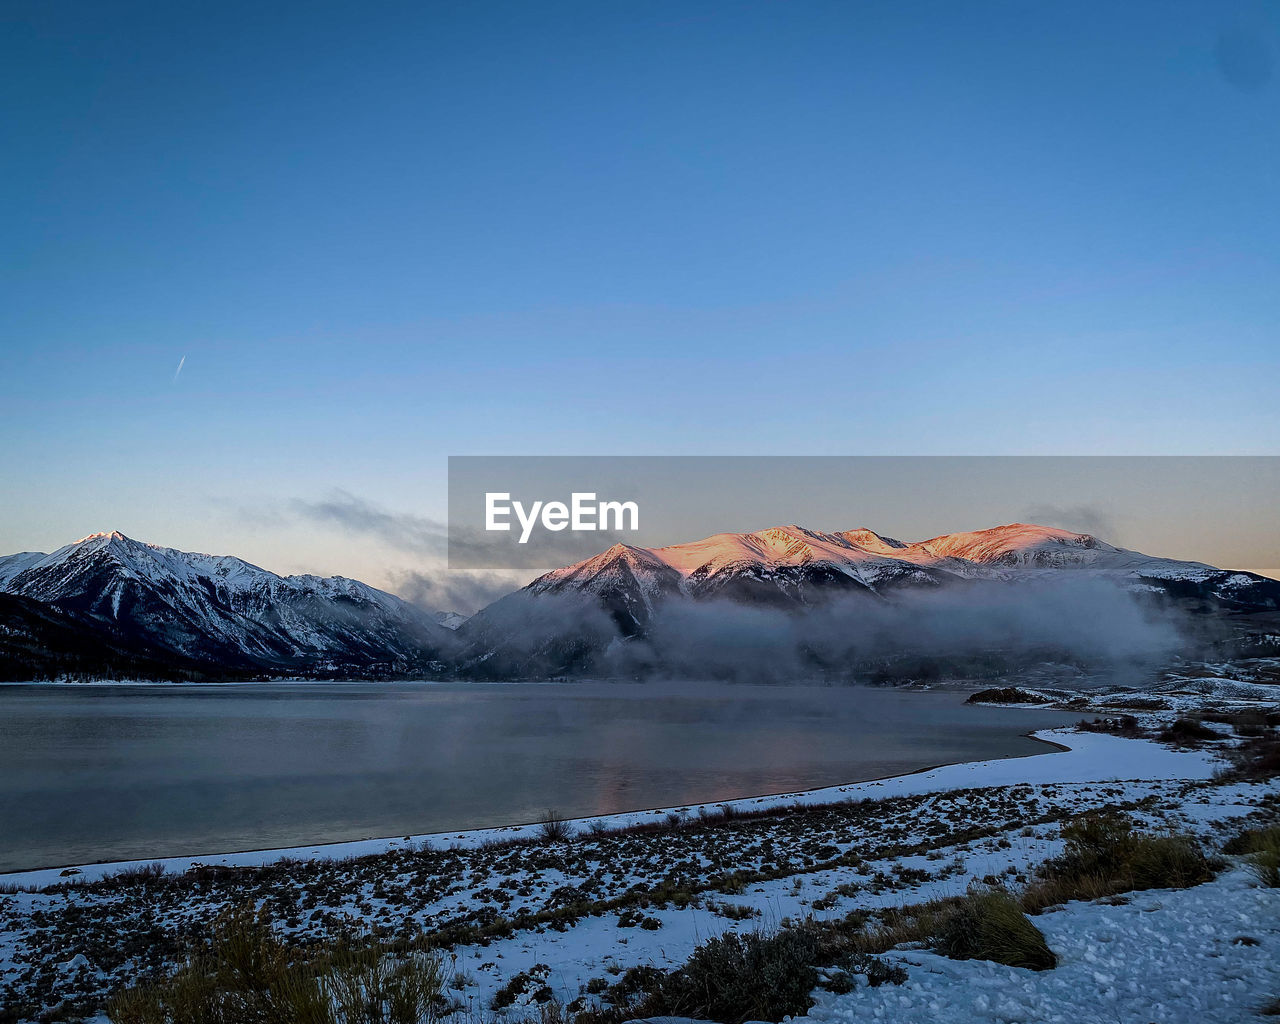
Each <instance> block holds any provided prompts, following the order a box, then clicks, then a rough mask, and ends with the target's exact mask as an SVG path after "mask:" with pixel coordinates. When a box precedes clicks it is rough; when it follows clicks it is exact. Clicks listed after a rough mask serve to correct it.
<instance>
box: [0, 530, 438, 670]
mask: <svg viewBox="0 0 1280 1024" xmlns="http://www.w3.org/2000/svg"><path fill="white" fill-rule="evenodd" d="M0 591H3V592H7V593H9V594H13V595H16V596H18V597H22V598H26V599H28V600H32V601H37V602H41V603H43V604H45V605H50V606H52V607H54V608H56V609H58V610H59V611H61V612H63V613H65V614H68V615H71V616H75V617H76V618H77V619H78V620H79V621H81V622H82V623H85V624H86V625H87V626H98V627H101V628H103V629H105V630H106V631H108V632H109V633H110V635H111V636H112V637H114V638H115V639H116V641H117V642H119V641H127V642H129V643H132V644H133V645H134V646H135V647H136V648H138V649H140V650H143V651H145V652H147V653H148V654H150V655H154V654H156V653H158V652H162V653H164V654H167V655H170V656H172V657H174V658H176V659H179V660H180V661H181V662H183V663H191V664H207V665H214V666H217V667H218V668H220V669H224V670H233V671H254V670H257V671H281V672H305V673H308V674H327V673H336V672H345V671H357V672H359V673H361V674H368V673H384V672H393V673H394V672H403V671H408V670H413V669H418V670H421V669H422V667H423V666H424V665H426V664H427V663H429V662H430V661H432V660H433V659H436V658H438V657H439V655H440V653H441V651H442V650H443V649H444V648H445V647H447V646H448V642H449V637H450V636H451V635H452V634H451V633H450V632H449V631H447V630H445V629H444V628H443V627H441V626H440V625H438V624H437V623H436V622H435V621H434V620H433V619H432V617H431V616H430V615H428V614H427V613H425V612H423V611H421V610H419V609H418V608H416V607H414V606H413V605H410V604H408V603H407V602H405V601H402V600H401V599H400V598H398V597H394V596H393V595H391V594H387V593H384V592H383V591H380V590H376V589H374V588H373V587H370V586H367V585H365V584H363V583H359V582H357V581H356V580H350V579H345V578H343V577H340V576H335V577H330V578H327V579H325V578H320V577H316V576H277V575H276V574H275V573H272V572H268V571H267V570H265V569H261V568H259V567H258V566H255V565H251V564H250V563H248V562H245V561H243V560H242V559H239V558H234V557H231V556H214V555H204V554H194V553H190V552H184V551H176V550H174V549H172V548H164V547H158V546H156V545H151V544H143V543H140V542H138V541H135V540H131V539H130V538H128V537H126V536H124V535H123V534H120V533H100V534H94V535H92V536H90V537H86V538H84V539H83V540H80V541H77V542H76V543H74V544H68V545H67V546H65V547H62V548H59V549H58V550H57V551H54V552H53V553H52V554H42V553H39V552H23V553H21V554H18V555H10V556H8V557H6V558H0Z"/></svg>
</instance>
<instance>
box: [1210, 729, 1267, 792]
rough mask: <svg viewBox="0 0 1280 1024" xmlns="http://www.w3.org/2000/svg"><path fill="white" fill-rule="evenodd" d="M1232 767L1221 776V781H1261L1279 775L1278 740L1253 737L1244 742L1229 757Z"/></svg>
mask: <svg viewBox="0 0 1280 1024" xmlns="http://www.w3.org/2000/svg"><path fill="white" fill-rule="evenodd" d="M1229 756H1230V757H1231V760H1232V766H1231V768H1229V769H1228V770H1227V771H1225V772H1223V773H1222V774H1221V776H1220V777H1221V779H1222V781H1226V782H1231V781H1237V780H1244V781H1251V782H1253V781H1262V780H1263V779H1271V778H1275V777H1276V776H1277V775H1280V738H1277V737H1276V736H1274V735H1266V736H1255V737H1252V738H1250V739H1247V740H1245V742H1243V743H1241V744H1240V746H1238V747H1236V749H1235V750H1233V751H1231V754H1230V755H1229Z"/></svg>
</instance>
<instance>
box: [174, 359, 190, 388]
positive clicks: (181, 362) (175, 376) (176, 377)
mask: <svg viewBox="0 0 1280 1024" xmlns="http://www.w3.org/2000/svg"><path fill="white" fill-rule="evenodd" d="M186 361H187V357H186V356H185V355H184V356H183V357H182V358H181V359H179V360H178V368H177V369H176V370H174V371H173V382H174V383H175V384H177V383H178V374H180V373H181V372H182V366H183V364H184V363H185V362H186Z"/></svg>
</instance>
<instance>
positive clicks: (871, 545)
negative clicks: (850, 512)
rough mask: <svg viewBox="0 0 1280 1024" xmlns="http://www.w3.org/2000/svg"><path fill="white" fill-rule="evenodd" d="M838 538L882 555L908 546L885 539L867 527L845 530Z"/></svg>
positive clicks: (892, 539)
mask: <svg viewBox="0 0 1280 1024" xmlns="http://www.w3.org/2000/svg"><path fill="white" fill-rule="evenodd" d="M837 536H840V537H843V538H844V539H845V540H847V541H848V542H849V543H850V544H855V545H857V546H858V547H860V548H863V549H865V550H867V551H874V552H876V553H877V554H882V555H886V554H891V553H892V552H894V551H900V550H902V549H903V548H905V547H906V546H907V545H906V544H904V543H903V542H902V541H900V540H895V539H894V538H892V537H884V536H882V535H881V534H878V533H876V532H875V531H874V530H869V529H867V528H866V527H865V526H860V527H858V529H856V530H845V531H844V532H843V533H840V534H838V535H837Z"/></svg>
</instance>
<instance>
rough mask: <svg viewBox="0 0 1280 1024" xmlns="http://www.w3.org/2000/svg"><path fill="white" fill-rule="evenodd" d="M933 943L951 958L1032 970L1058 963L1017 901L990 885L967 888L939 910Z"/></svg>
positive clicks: (1042, 969)
mask: <svg viewBox="0 0 1280 1024" xmlns="http://www.w3.org/2000/svg"><path fill="white" fill-rule="evenodd" d="M933 944H934V946H935V948H936V949H937V950H938V952H939V953H941V954H942V955H943V956H947V957H950V958H951V959H953V960H992V961H994V962H995V963H998V964H1007V965H1008V966H1009V967H1025V968H1027V969H1028V970H1032V971H1047V970H1049V969H1050V968H1053V967H1056V966H1057V964H1058V958H1057V957H1056V956H1054V954H1053V951H1052V950H1051V949H1049V945H1048V943H1047V942H1045V939H1044V935H1043V934H1042V933H1041V931H1040V929H1039V928H1037V927H1036V926H1035V925H1034V924H1032V923H1031V921H1030V920H1029V919H1028V918H1027V915H1026V914H1024V913H1023V912H1022V907H1021V906H1020V905H1019V904H1018V901H1017V900H1016V899H1014V898H1013V897H1012V896H1011V895H1009V893H1008V892H1006V891H1005V890H1004V889H1000V888H994V887H993V888H985V889H973V890H971V891H970V892H969V893H968V894H967V895H966V896H965V898H964V899H962V900H958V901H957V902H956V903H955V904H953V905H952V906H950V907H949V908H948V909H947V910H946V911H945V912H944V913H943V914H941V915H940V917H939V920H938V925H937V930H936V934H935V935H934V936H933Z"/></svg>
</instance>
